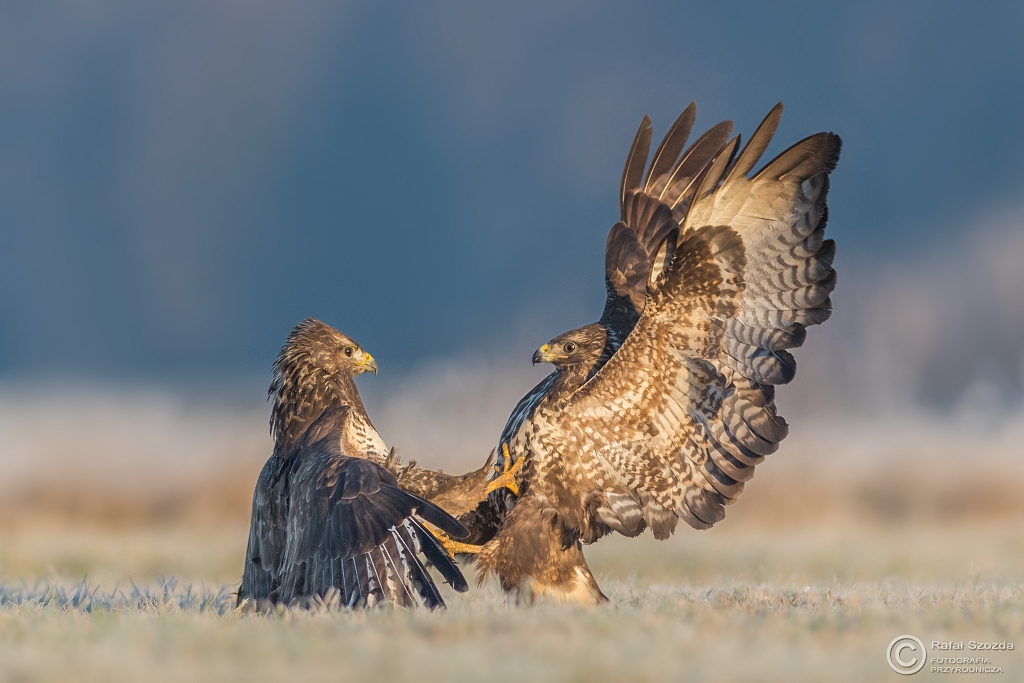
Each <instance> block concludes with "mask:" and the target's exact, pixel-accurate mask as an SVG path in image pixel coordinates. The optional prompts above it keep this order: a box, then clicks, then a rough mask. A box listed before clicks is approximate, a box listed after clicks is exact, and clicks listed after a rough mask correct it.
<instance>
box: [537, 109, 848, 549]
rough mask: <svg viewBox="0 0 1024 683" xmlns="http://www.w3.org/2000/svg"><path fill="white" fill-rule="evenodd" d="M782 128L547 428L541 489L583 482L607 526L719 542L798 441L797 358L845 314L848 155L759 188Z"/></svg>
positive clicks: (823, 137) (694, 231)
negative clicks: (763, 160)
mask: <svg viewBox="0 0 1024 683" xmlns="http://www.w3.org/2000/svg"><path fill="white" fill-rule="evenodd" d="M780 114H781V105H779V106H777V107H776V108H775V109H773V110H772V112H771V113H770V114H769V115H768V117H767V118H766V120H765V122H764V123H762V125H761V126H760V127H759V129H758V130H757V132H755V134H754V135H753V137H752V138H751V141H750V143H749V144H748V145H747V147H746V148H745V149H744V150H743V152H742V153H741V154H740V155H739V156H738V157H735V152H736V149H737V147H738V144H739V141H738V139H734V140H733V141H732V142H730V143H729V144H728V145H727V146H726V147H725V149H724V150H722V152H721V153H720V154H719V155H718V156H717V157H716V159H715V161H714V162H713V163H712V164H711V165H710V167H709V168H708V169H707V170H705V171H704V172H703V173H702V174H701V175H702V177H701V178H700V180H699V183H698V184H697V189H696V191H695V192H694V200H693V201H692V204H691V206H690V208H689V210H688V211H687V213H686V216H685V217H684V220H683V222H682V227H681V229H680V232H679V233H677V234H670V235H669V237H668V238H667V239H666V240H665V242H664V243H663V245H662V246H661V247H660V248H659V250H658V251H657V253H656V254H655V257H654V263H655V266H654V267H652V269H651V279H650V281H649V287H648V302H647V305H646V308H645V310H644V313H643V315H642V317H641V319H640V321H639V322H638V323H637V325H636V327H635V328H634V330H633V332H632V333H631V334H630V335H629V337H628V338H627V339H626V341H625V342H624V343H623V345H622V347H621V348H620V349H619V350H618V352H617V353H615V355H614V356H612V357H611V359H609V361H608V362H607V363H606V364H605V365H604V367H602V368H601V370H600V371H599V372H598V373H597V374H596V375H595V376H594V377H593V378H592V379H591V380H590V381H588V382H587V383H586V384H584V385H583V387H581V388H580V389H579V390H578V391H577V392H576V393H575V394H573V396H572V397H571V398H570V399H569V401H568V402H567V404H566V408H565V409H564V411H562V412H561V413H560V414H558V415H555V416H551V417H548V418H544V419H542V420H541V423H540V424H537V425H535V427H534V429H535V431H536V432H537V437H536V438H534V440H533V442H532V450H533V451H534V459H535V460H536V461H537V462H536V463H535V467H536V469H537V474H536V475H535V477H534V480H535V481H537V482H538V485H540V486H543V485H544V481H545V479H546V478H545V475H544V472H545V471H546V470H550V471H553V470H554V468H559V467H560V468H562V469H563V470H568V471H567V472H566V474H567V475H568V478H569V479H570V480H572V483H571V484H570V486H569V488H571V489H575V490H576V494H577V495H579V496H582V501H583V502H584V504H587V501H588V500H590V501H593V500H596V502H594V503H592V504H591V505H590V508H588V509H591V510H592V514H590V515H589V518H590V519H591V520H592V521H593V523H595V524H601V523H604V524H607V526H608V527H609V528H613V529H615V528H618V527H617V526H616V525H617V524H618V525H619V526H628V525H625V524H624V522H625V521H626V520H627V518H630V517H636V516H637V515H638V514H639V515H642V517H643V520H644V521H645V522H646V523H647V525H649V526H651V527H652V528H653V530H654V532H655V535H656V536H659V537H664V536H667V535H668V534H670V533H671V531H672V530H673V529H674V527H675V521H676V520H677V519H678V518H679V517H681V518H683V519H685V520H686V521H687V522H688V523H689V524H690V525H691V526H694V527H697V528H707V527H709V526H711V525H712V524H714V523H715V522H717V521H719V520H721V519H722V518H723V517H724V514H725V511H724V505H725V504H728V503H729V502H732V501H733V500H735V498H736V497H737V496H738V495H739V494H740V492H741V491H742V488H743V482H744V481H746V480H748V479H750V477H751V476H752V475H753V470H754V466H755V465H757V464H758V463H760V462H761V461H762V460H763V458H764V456H765V455H767V454H769V453H771V452H772V451H774V450H775V449H776V448H777V445H778V442H779V441H781V439H782V438H783V437H785V435H786V429H787V428H786V425H785V422H784V421H782V419H781V418H779V417H777V415H776V411H775V406H774V403H773V398H774V396H773V393H774V385H775V384H781V383H785V382H788V381H790V380H792V378H793V375H794V372H795V364H794V362H793V359H792V356H791V355H790V354H789V353H788V352H787V351H785V349H787V348H791V347H794V346H799V345H800V344H801V343H802V342H803V339H804V335H805V331H804V328H805V326H807V325H812V324H816V323H820V322H822V321H824V320H825V319H826V318H827V317H828V315H829V313H830V311H831V304H830V302H829V299H828V296H829V294H830V292H831V291H832V289H833V288H834V286H835V273H834V271H832V269H831V261H832V256H833V255H834V251H835V249H834V244H833V243H832V242H824V241H823V240H822V234H823V231H824V227H825V218H826V204H825V200H826V194H827V190H828V175H829V173H830V172H831V171H832V169H833V168H834V167H835V164H836V161H837V159H838V154H839V147H840V141H839V138H838V137H837V136H835V135H833V134H830V133H821V134H818V135H815V136H812V137H810V138H807V139H805V140H803V141H801V142H799V143H797V144H796V145H794V146H793V147H791V148H789V149H788V150H786V151H785V152H783V153H782V154H780V155H779V156H778V157H777V158H775V159H774V160H773V161H771V162H770V163H769V164H767V165H766V166H765V167H764V168H763V169H762V170H761V171H759V172H758V173H756V174H755V175H753V176H752V177H750V176H749V173H750V171H751V170H752V169H753V167H754V165H755V164H756V163H757V161H758V159H759V158H760V156H761V154H762V153H763V152H764V150H765V148H766V147H767V145H768V142H769V140H770V139H771V137H772V135H773V134H774V131H775V127H776V125H777V123H778V119H779V116H780ZM734 157H735V160H734ZM548 480H551V479H550V478H548ZM605 494H610V496H611V498H609V497H608V496H607V495H605ZM559 495H560V496H561V495H563V494H559ZM602 496H604V497H603V498H602ZM610 501H614V502H613V503H612V502H610ZM579 517H580V519H577V520H575V521H577V522H579V523H581V524H583V525H586V524H589V523H590V522H589V521H588V519H587V515H585V514H580V515H579ZM634 528H635V527H634ZM641 528H642V527H641ZM585 536H586V537H591V538H592V537H593V535H592V534H585Z"/></svg>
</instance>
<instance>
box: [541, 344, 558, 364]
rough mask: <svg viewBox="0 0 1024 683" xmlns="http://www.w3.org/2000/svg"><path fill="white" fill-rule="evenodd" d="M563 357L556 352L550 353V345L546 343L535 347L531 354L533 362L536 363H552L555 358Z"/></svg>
mask: <svg viewBox="0 0 1024 683" xmlns="http://www.w3.org/2000/svg"><path fill="white" fill-rule="evenodd" d="M560 358H564V356H559V355H558V354H556V353H551V349H550V347H548V345H547V344H545V345H544V346H542V347H540V348H539V349H537V350H536V351H535V352H534V354H533V364H534V365H536V364H537V363H554V362H555V361H556V360H558V359H560Z"/></svg>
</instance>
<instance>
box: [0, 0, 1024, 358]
mask: <svg viewBox="0 0 1024 683" xmlns="http://www.w3.org/2000/svg"><path fill="white" fill-rule="evenodd" d="M482 5H483V3H464V4H460V3H415V2H410V3H405V4H402V3H370V2H365V3H362V2H355V3H348V4H344V3H337V2H322V3H319V4H318V3H314V2H307V3H301V4H300V6H299V7H291V6H290V3H271V2H244V3H243V2H207V1H206V0H203V1H196V2H177V3H167V4H165V5H157V4H152V5H151V4H148V3H134V2H127V1H124V2H95V3H75V2H70V1H68V2H49V3H48V2H38V3H36V2H33V3H7V2H0V375H5V376H7V377H19V376H28V377H37V376H54V375H55V376H68V375H73V376H82V377H92V376H101V377H118V378H173V377H182V376H186V377H191V376H203V375H218V376H220V375H240V374H252V373H260V374H261V375H262V374H265V373H267V372H268V370H269V364H270V362H271V361H272V359H273V356H274V354H275V353H276V351H277V348H278V347H279V346H280V344H281V342H282V341H283V338H284V336H285V334H286V333H287V331H288V330H289V329H290V327H291V326H292V325H294V324H295V323H296V322H298V321H299V320H300V319H301V318H303V317H305V316H307V315H315V316H317V317H320V318H322V319H324V320H326V321H328V322H330V323H332V324H334V325H336V326H338V327H339V328H341V329H343V330H344V331H346V332H348V333H349V334H351V335H352V336H354V337H355V338H356V339H358V340H360V341H361V342H362V343H363V345H364V346H365V347H367V348H368V349H369V350H371V352H372V353H374V355H376V356H377V357H378V358H379V359H380V360H381V364H382V366H383V367H384V368H385V369H390V370H391V371H393V372H397V373H398V374H401V373H403V372H405V371H407V370H408V369H410V368H411V367H413V366H414V365H415V364H417V363H419V362H421V361H423V360H425V359H429V358H434V357H451V356H456V355H459V354H477V355H488V354H492V355H493V354H502V353H506V352H507V353H509V354H520V355H525V357H527V358H528V355H529V352H530V351H531V350H532V349H533V348H534V347H535V346H536V345H537V344H538V343H540V342H543V341H544V340H546V339H547V338H548V337H549V336H551V335H553V334H556V333H558V332H561V331H563V330H564V329H567V328H569V327H571V326H574V325H576V324H580V323H583V322H588V321H590V320H592V319H594V318H595V317H596V316H597V314H598V312H599V309H600V305H601V301H602V299H603V289H602V282H601V266H602V251H603V246H604V237H605V234H606V231H607V229H608V228H609V227H610V225H611V223H612V222H613V221H614V220H615V219H616V217H617V206H616V189H617V184H618V181H619V174H620V172H621V167H622V163H623V160H624V155H625V153H626V150H627V149H628V147H629V144H630V141H631V139H632V136H633V133H634V131H635V129H636V126H637V125H638V123H639V121H640V119H641V118H642V116H643V115H644V114H645V113H649V114H651V115H652V117H653V119H654V123H655V132H656V135H660V134H661V133H663V132H664V130H665V128H666V127H667V126H668V124H669V123H671V121H672V120H673V118H674V117H675V116H676V115H677V114H678V112H679V111H680V110H681V109H682V108H683V107H684V106H686V104H688V103H689V102H690V101H691V100H697V102H698V106H699V119H698V127H699V128H700V129H703V128H705V127H707V126H709V125H711V124H712V123H714V122H716V121H718V120H720V119H723V118H732V119H734V120H735V121H736V124H737V127H738V130H739V131H740V132H742V133H744V134H749V133H750V132H751V131H752V130H753V128H754V126H755V125H756V124H757V123H758V121H759V120H760V118H761V117H762V116H763V115H764V114H765V113H766V112H767V111H768V110H769V108H770V107H771V106H772V105H773V104H774V103H775V102H776V101H778V100H782V101H784V102H785V104H786V113H785V116H784V118H783V122H782V125H781V127H780V129H779V133H778V136H777V138H776V140H777V142H776V144H775V145H774V146H773V148H772V150H770V152H771V153H775V152H778V151H780V150H781V149H782V148H783V147H784V146H788V145H789V144H790V143H792V142H795V141H796V140H797V139H799V138H802V137H804V136H805V135H808V134H811V133H814V132H817V131H819V130H834V131H836V132H838V133H839V134H840V135H842V137H843V139H844V148H843V156H842V160H841V162H840V165H839V168H838V170H837V171H836V173H835V175H834V179H833V191H832V199H831V216H832V221H831V224H830V233H831V234H832V236H833V237H835V238H836V239H838V240H839V243H840V256H839V259H838V265H839V267H840V269H841V274H842V275H844V276H847V275H848V274H852V276H853V278H854V279H855V278H856V277H857V273H858V272H869V271H870V270H871V269H872V268H876V267H877V266H878V264H879V263H883V264H884V263H890V262H898V261H900V260H901V259H908V258H913V257H914V255H915V254H918V253H920V252H921V251H922V250H929V249H934V248H937V246H941V245H942V244H943V243H945V242H947V241H949V240H951V239H953V238H955V236H956V235H958V234H959V233H960V232H962V231H963V230H964V227H965V226H966V225H969V224H971V223H972V222H973V221H975V220H977V217H978V216H979V215H982V214H985V213H986V212H988V211H989V210H990V209H991V208H992V207H998V206H1001V205H1005V204H1007V203H1010V202H1013V201H1015V198H1016V196H1017V195H1018V194H1019V193H1020V190H1021V188H1022V187H1024V182H1022V181H1024V173H1022V171H1021V164H1020V160H1021V158H1022V156H1024V125H1022V121H1021V115H1022V112H1024V5H1022V4H1021V3H1017V2H1005V3H942V2H934V1H926V2H906V3H905V2H891V1H888V0H887V1H885V2H881V1H879V2H856V3H849V4H845V5H844V4H841V3H821V2H813V3H754V2H750V3H744V2H735V3H729V2H718V3H703V4H694V3H679V2H665V3H643V4H640V3H572V2H564V3H558V2H537V3H534V4H533V5H532V6H531V5H530V4H529V3H501V4H500V5H499V3H494V4H493V5H491V6H490V8H484V7H482ZM840 293H841V290H840ZM1018 341H1019V340H1018ZM1019 347H1020V344H1019V343H1018V344H1016V345H1015V346H1014V348H1016V349H1019Z"/></svg>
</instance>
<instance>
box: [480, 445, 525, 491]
mask: <svg viewBox="0 0 1024 683" xmlns="http://www.w3.org/2000/svg"><path fill="white" fill-rule="evenodd" d="M501 454H502V456H503V457H502V464H503V465H504V467H505V469H504V471H503V472H502V473H501V474H499V475H498V476H497V477H495V478H494V479H492V480H491V483H490V484H488V485H487V488H486V489H484V493H490V492H491V491H497V490H498V489H500V488H507V489H508V490H509V491H511V492H512V493H513V494H515V495H517V496H518V495H519V483H518V482H517V481H516V479H518V478H519V473H520V472H521V471H522V469H523V461H524V460H525V458H519V459H518V460H516V461H515V462H514V463H512V455H511V454H510V453H509V452H508V444H506V443H503V444H501ZM509 463H512V464H509Z"/></svg>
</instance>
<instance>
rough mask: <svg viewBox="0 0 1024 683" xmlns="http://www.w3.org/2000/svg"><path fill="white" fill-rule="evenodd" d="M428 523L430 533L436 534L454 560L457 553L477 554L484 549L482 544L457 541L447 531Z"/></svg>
mask: <svg viewBox="0 0 1024 683" xmlns="http://www.w3.org/2000/svg"><path fill="white" fill-rule="evenodd" d="M426 524H427V528H428V529H430V533H432V534H434V536H435V537H436V538H437V540H439V541H440V542H441V545H442V546H444V549H445V550H447V551H448V555H449V556H451V558H452V559H453V560H454V559H455V554H456V553H463V554H466V555H477V554H479V553H480V551H481V550H483V546H482V545H472V544H470V543H463V542H461V541H456V540H455V539H454V538H452V537H451V536H449V535H448V534H446V533H445V532H443V531H441V530H440V529H438V528H437V527H436V526H434V525H433V524H430V523H426Z"/></svg>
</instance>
